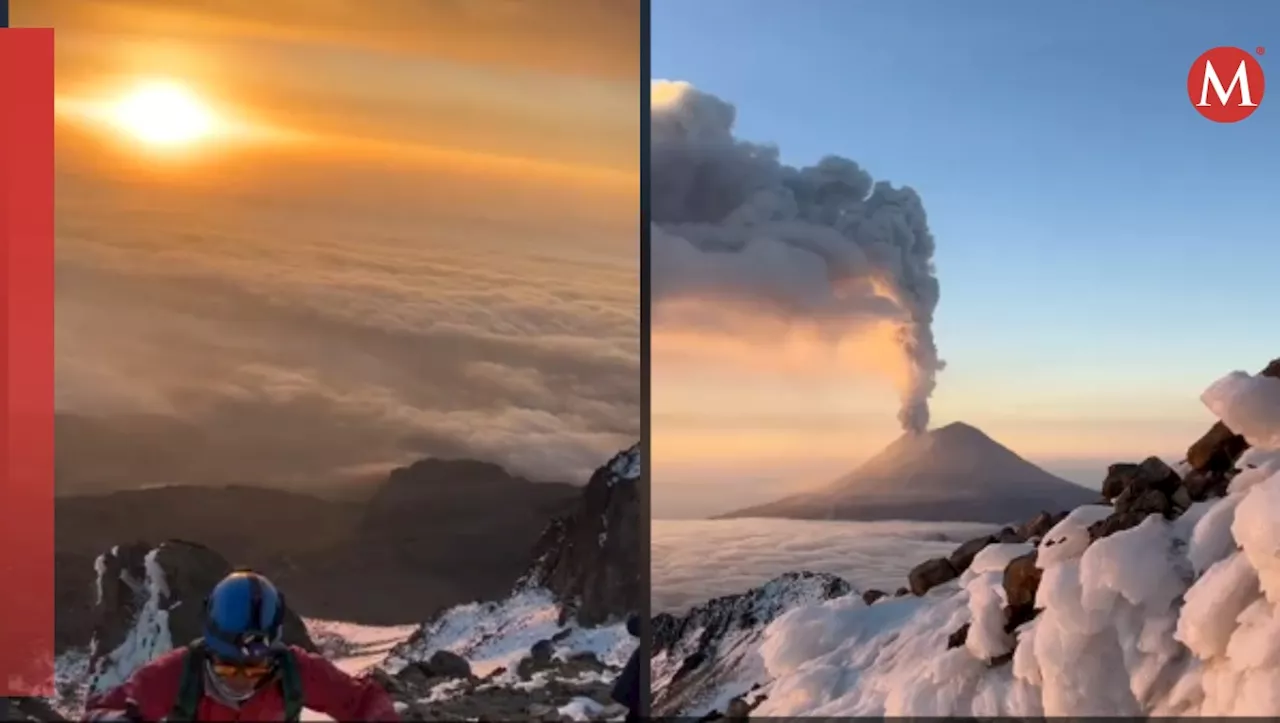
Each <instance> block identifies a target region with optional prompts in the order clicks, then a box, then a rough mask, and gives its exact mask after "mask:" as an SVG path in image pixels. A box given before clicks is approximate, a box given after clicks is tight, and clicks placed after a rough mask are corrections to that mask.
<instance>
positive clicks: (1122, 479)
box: [1041, 462, 1138, 534]
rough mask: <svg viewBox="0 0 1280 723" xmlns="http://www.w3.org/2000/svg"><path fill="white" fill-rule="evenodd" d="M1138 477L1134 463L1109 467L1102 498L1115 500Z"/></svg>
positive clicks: (1136, 466)
mask: <svg viewBox="0 0 1280 723" xmlns="http://www.w3.org/2000/svg"><path fill="white" fill-rule="evenodd" d="M1137 476H1138V465H1136V464H1133V463H1132V462H1118V463H1116V464H1113V465H1111V466H1110V467H1107V476H1106V478H1105V479H1103V480H1102V496H1103V497H1104V498H1105V499H1107V500H1114V499H1115V498H1117V497H1119V496H1120V494H1121V493H1123V492H1124V491H1125V490H1126V489H1127V488H1128V487H1129V485H1130V483H1131V482H1132V481H1133V479H1134V478H1135V477H1137ZM1041 534H1044V533H1041Z"/></svg>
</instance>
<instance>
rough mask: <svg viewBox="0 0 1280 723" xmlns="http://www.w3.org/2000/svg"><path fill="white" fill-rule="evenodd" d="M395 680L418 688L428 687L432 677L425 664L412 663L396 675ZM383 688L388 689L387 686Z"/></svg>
mask: <svg viewBox="0 0 1280 723" xmlns="http://www.w3.org/2000/svg"><path fill="white" fill-rule="evenodd" d="M395 678H396V680H397V682H402V683H404V684H405V685H408V686H411V687H415V688H416V687H422V686H425V685H427V684H428V683H429V682H430V681H431V678H432V675H431V671H430V669H429V668H427V666H426V665H425V664H423V663H410V664H409V665H406V666H404V668H402V669H401V670H400V672H399V673H396V675H395ZM382 687H384V688H386V687H387V686H385V685H384V686H382ZM388 690H390V689H388Z"/></svg>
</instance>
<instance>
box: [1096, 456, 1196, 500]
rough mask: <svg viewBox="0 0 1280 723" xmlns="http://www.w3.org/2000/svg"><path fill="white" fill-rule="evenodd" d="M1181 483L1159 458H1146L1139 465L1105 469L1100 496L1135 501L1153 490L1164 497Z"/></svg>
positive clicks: (1122, 465) (1116, 465) (1175, 474)
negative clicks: (1105, 475) (1126, 498)
mask: <svg viewBox="0 0 1280 723" xmlns="http://www.w3.org/2000/svg"><path fill="white" fill-rule="evenodd" d="M1181 483H1182V480H1181V478H1179V477H1178V473H1177V472H1174V471H1173V469H1172V468H1171V467H1169V465H1167V464H1165V463H1164V461H1163V460H1161V459H1160V458H1159V457H1148V458H1147V459H1145V460H1143V462H1142V463H1141V464H1129V463H1127V462H1126V463H1120V464H1113V465H1111V466H1110V467H1109V468H1108V469H1107V477H1106V479H1104V480H1103V481H1102V496H1103V497H1105V498H1106V499H1108V500H1112V501H1115V502H1116V504H1119V502H1118V501H1119V500H1120V499H1122V498H1125V497H1126V495H1127V496H1128V498H1129V499H1136V498H1138V497H1141V496H1142V494H1143V493H1145V492H1147V491H1148V490H1155V491H1157V492H1159V493H1161V494H1162V495H1164V496H1166V497H1167V496H1169V495H1171V494H1173V492H1174V491H1175V490H1177V489H1178V485H1179V484H1181Z"/></svg>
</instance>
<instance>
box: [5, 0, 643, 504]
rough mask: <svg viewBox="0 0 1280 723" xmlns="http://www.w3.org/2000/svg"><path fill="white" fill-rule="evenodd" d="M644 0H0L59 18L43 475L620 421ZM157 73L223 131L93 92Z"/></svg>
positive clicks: (567, 454)
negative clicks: (51, 332)
mask: <svg viewBox="0 0 1280 723" xmlns="http://www.w3.org/2000/svg"><path fill="white" fill-rule="evenodd" d="M639 7H640V3H639V2H638V0H634V1H627V0H538V2H533V3H530V2H524V1H523V0H485V1H484V2H480V3H473V2H454V1H453V0H180V1H179V0H11V2H10V12H11V16H10V19H11V22H12V24H13V25H15V26H19V27H24V26H25V27H33V26H34V27H39V26H52V27H53V28H54V30H55V43H56V53H57V71H56V72H57V75H56V82H57V89H56V93H57V99H58V104H59V106H58V111H59V113H58V122H59V125H58V128H57V159H56V162H57V199H56V201H57V209H56V211H57V218H56V223H57V264H58V268H57V272H58V287H57V307H58V308H57V316H56V319H57V328H56V342H57V356H56V361H57V370H56V371H57V378H58V385H57V394H58V396H57V411H58V413H59V421H58V424H59V426H58V434H59V437H58V439H59V447H58V460H57V462H58V470H59V473H58V483H59V490H60V491H66V490H76V489H86V488H89V487H102V486H104V485H108V486H122V485H123V486H130V485H138V484H153V483H172V482H188V483H218V482H236V483H245V482H248V483H262V484H276V485H284V486H303V487H309V486H315V485H324V484H327V483H341V482H343V481H345V480H349V479H350V478H352V477H353V476H357V477H361V476H367V475H368V474H370V470H379V469H385V468H386V467H387V466H389V465H393V464H402V463H405V462H407V461H412V460H414V459H417V458H420V457H422V456H426V455H447V456H469V457H474V458H478V459H484V460H489V461H495V462H498V463H501V464H504V465H506V466H508V468H509V469H511V470H513V471H514V472H517V473H521V474H525V475H527V476H530V477H534V478H542V479H557V480H564V481H571V482H585V480H586V476H585V475H587V474H589V472H590V470H592V469H594V468H595V467H596V466H598V465H599V464H601V463H603V462H604V461H607V459H608V458H609V457H610V456H611V455H612V454H614V453H615V452H617V451H618V450H619V449H620V448H623V447H626V446H629V445H630V444H632V443H634V441H635V439H636V438H637V437H638V435H639V417H640V414H639V386H640V378H639V328H638V309H639V298H638V295H639V292H638V288H639V283H638V272H639V246H638V233H639V220H638V218H637V217H636V207H637V203H638V192H639V177H638V165H639V164H638V159H639V146H640V97H641V96H640V74H639V66H638V58H639V52H640V51H639V49H640V28H639ZM153 80H162V81H168V82H173V83H176V84H178V85H180V86H182V87H184V88H186V89H188V90H189V91H190V92H191V93H192V94H194V95H195V96H196V97H197V98H198V99H199V100H200V101H202V102H203V103H204V104H205V105H207V106H208V107H209V108H210V109H211V110H212V111H213V114H214V115H215V116H217V117H218V118H219V119H221V120H220V121H219V124H218V125H217V126H216V131H217V132H216V133H214V134H213V135H211V136H206V137H204V138H200V139H197V140H196V141H194V142H192V143H190V144H185V145H179V146H170V147H158V146H148V145H147V144H145V143H143V142H142V141H140V140H139V139H138V138H135V137H131V136H130V135H129V134H127V133H124V132H122V131H121V129H120V128H118V127H116V125H113V123H112V122H107V121H108V120H109V119H110V114H109V113H106V112H105V111H108V110H110V109H112V108H115V107H117V106H118V101H119V99H120V98H121V97H124V96H126V95H128V94H129V93H130V91H131V89H133V88H135V87H137V85H138V84H139V83H143V82H146V81H153ZM361 478H363V477H361Z"/></svg>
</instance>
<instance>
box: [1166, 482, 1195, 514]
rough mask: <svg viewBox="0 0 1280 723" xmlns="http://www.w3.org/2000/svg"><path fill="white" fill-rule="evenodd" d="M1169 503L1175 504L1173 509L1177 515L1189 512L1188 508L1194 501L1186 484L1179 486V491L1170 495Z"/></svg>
mask: <svg viewBox="0 0 1280 723" xmlns="http://www.w3.org/2000/svg"><path fill="white" fill-rule="evenodd" d="M1169 502H1171V503H1173V508H1174V510H1175V511H1176V512H1177V513H1179V514H1181V513H1183V512H1186V511H1187V508H1188V507H1190V506H1191V504H1192V500H1191V492H1190V491H1188V490H1187V486H1186V484H1180V485H1178V489H1176V490H1174V491H1173V494H1171V495H1169Z"/></svg>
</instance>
